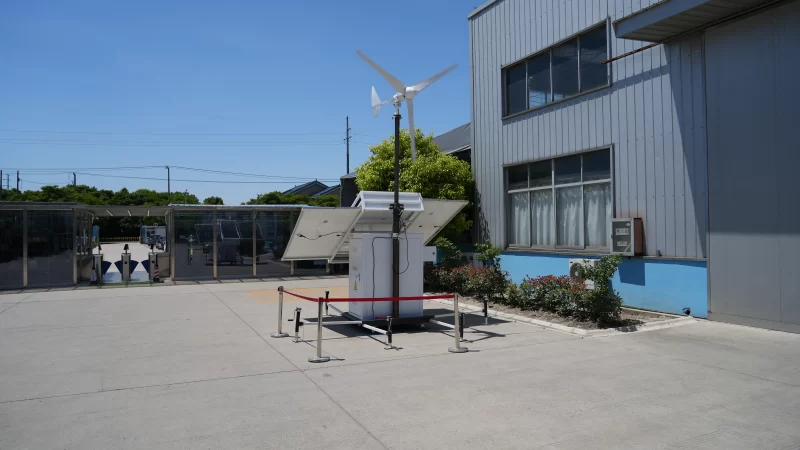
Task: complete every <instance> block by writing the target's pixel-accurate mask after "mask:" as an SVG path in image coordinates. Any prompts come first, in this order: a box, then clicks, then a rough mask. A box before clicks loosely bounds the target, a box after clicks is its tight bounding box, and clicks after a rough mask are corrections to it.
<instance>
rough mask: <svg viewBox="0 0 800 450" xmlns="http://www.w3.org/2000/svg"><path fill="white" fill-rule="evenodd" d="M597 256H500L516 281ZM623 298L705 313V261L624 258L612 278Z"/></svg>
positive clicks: (636, 304) (566, 270)
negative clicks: (571, 261)
mask: <svg viewBox="0 0 800 450" xmlns="http://www.w3.org/2000/svg"><path fill="white" fill-rule="evenodd" d="M570 258H585V259H596V258H597V257H586V256H575V255H552V254H549V255H548V254H530V253H513V252H504V253H503V254H502V256H501V259H500V264H501V265H502V266H503V270H506V271H508V273H509V274H510V275H511V279H512V280H513V281H514V282H515V283H519V282H521V281H522V280H523V279H524V278H525V277H526V276H530V277H535V276H540V275H567V274H569V261H568V260H569V259H570ZM612 286H613V288H614V290H616V291H617V292H619V295H620V296H622V300H623V302H624V303H625V304H626V305H628V306H632V307H635V308H644V309H651V310H654V311H664V312H670V313H675V314H682V313H683V308H690V309H691V311H692V315H693V316H695V317H708V288H707V286H708V275H707V271H706V263H705V262H704V261H677V260H655V259H642V258H625V259H623V262H622V264H620V266H619V270H618V271H617V273H616V274H615V275H614V278H613V279H612Z"/></svg>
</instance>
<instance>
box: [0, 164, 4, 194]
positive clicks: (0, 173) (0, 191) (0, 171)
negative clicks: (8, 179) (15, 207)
mask: <svg viewBox="0 0 800 450" xmlns="http://www.w3.org/2000/svg"><path fill="white" fill-rule="evenodd" d="M2 199H3V169H0V200H2Z"/></svg>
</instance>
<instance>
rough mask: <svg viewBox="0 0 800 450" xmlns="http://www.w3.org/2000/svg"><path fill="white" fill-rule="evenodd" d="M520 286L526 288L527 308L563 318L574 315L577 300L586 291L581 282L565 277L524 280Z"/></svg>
mask: <svg viewBox="0 0 800 450" xmlns="http://www.w3.org/2000/svg"><path fill="white" fill-rule="evenodd" d="M522 284H523V285H525V286H526V288H525V292H526V293H528V294H529V295H530V298H529V299H527V302H526V306H527V307H528V308H530V309H541V310H542V311H547V312H551V313H555V314H558V315H560V316H565V317H569V316H572V315H574V313H575V311H576V309H577V303H578V298H580V296H581V295H583V292H584V291H585V290H586V288H585V287H584V285H583V283H582V282H580V281H578V280H577V279H575V278H572V277H569V276H566V275H565V276H559V277H557V276H553V275H546V276H541V277H536V278H525V280H523V281H522Z"/></svg>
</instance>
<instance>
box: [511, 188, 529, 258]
mask: <svg viewBox="0 0 800 450" xmlns="http://www.w3.org/2000/svg"><path fill="white" fill-rule="evenodd" d="M528 211H529V209H528V193H527V192H521V193H517V194H511V218H510V219H511V236H510V239H509V243H510V244H514V245H531V228H530V223H531V222H530V215H529V214H528Z"/></svg>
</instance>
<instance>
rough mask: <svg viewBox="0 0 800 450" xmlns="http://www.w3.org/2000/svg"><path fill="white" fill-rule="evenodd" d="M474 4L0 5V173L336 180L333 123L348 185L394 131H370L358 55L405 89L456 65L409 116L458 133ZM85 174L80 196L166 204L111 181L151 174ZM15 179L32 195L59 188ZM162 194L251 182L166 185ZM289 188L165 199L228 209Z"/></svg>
mask: <svg viewBox="0 0 800 450" xmlns="http://www.w3.org/2000/svg"><path fill="white" fill-rule="evenodd" d="M481 2H482V0H475V2H473V3H462V2H453V1H444V0H410V1H402V2H383V1H381V2H376V1H366V0H365V1H307V2H293V1H288V2H279V1H241V2H219V1H214V2H212V1H205V0H201V1H191V2H190V1H185V2H181V1H169V2H165V1H136V2H120V1H107V0H103V1H100V0H97V1H79V0H75V1H69V2H63V1H38V0H9V1H3V2H0V55H2V57H0V58H2V69H0V130H2V131H0V168H2V169H4V170H8V169H17V168H21V169H32V168H58V169H72V168H103V167H123V166H126V167H127V166H135V167H138V166H151V165H153V166H163V165H165V164H169V165H172V166H186V167H193V168H200V169H214V170H222V171H230V172H244V173H256V174H264V175H281V176H286V177H308V178H319V179H338V178H339V176H341V175H343V174H344V173H345V147H344V142H343V138H344V129H345V116H348V115H349V116H350V126H351V128H352V133H353V143H352V144H351V147H350V152H351V155H350V162H351V170H353V168H354V167H355V166H357V165H358V164H360V163H361V162H363V161H364V160H365V159H366V158H367V156H368V153H369V150H368V148H367V145H370V144H374V143H377V142H379V141H380V140H381V139H383V138H385V137H387V136H389V135H390V134H391V133H392V130H393V127H392V119H391V109H390V108H389V109H386V110H384V111H382V113H381V115H380V116H379V117H378V118H377V119H373V118H372V115H371V111H370V86H372V85H375V86H376V89H377V90H378V93H379V94H380V95H381V97H382V98H386V97H389V96H390V95H392V94H393V93H394V92H393V90H392V89H391V87H390V86H389V85H388V83H386V82H385V81H384V80H383V79H382V78H380V76H379V75H378V74H377V73H376V72H374V71H373V70H372V69H371V68H370V67H369V66H367V65H366V64H365V63H364V62H363V61H361V59H360V58H358V56H357V55H356V53H355V50H356V49H360V50H362V51H363V52H364V53H366V54H367V55H369V56H371V57H372V58H373V59H374V60H375V61H376V62H378V64H381V65H382V66H383V67H384V68H386V69H387V70H388V71H389V72H392V73H393V74H394V75H396V76H397V77H398V78H399V79H400V80H402V81H404V82H405V83H406V84H409V85H410V84H413V83H416V82H418V81H421V80H422V79H424V78H427V77H428V76H430V75H433V74H434V73H436V72H438V71H440V70H442V69H443V68H445V67H446V66H448V65H450V64H453V63H456V64H458V65H459V67H458V69H456V70H455V71H454V72H451V73H450V74H448V75H447V76H446V77H445V78H443V79H442V80H440V81H439V82H437V83H436V84H434V85H433V86H432V87H430V88H429V89H428V90H426V91H425V92H424V93H422V94H420V96H419V97H418V100H417V101H416V103H415V105H414V106H415V125H417V127H419V128H421V129H422V130H423V131H424V132H425V133H431V132H432V133H434V134H440V133H443V132H446V131H448V130H450V129H452V128H454V127H457V126H459V125H461V124H463V123H466V122H468V121H469V107H470V103H469V100H470V98H469V96H470V91H469V46H468V31H467V14H468V13H469V12H470V11H471V10H472V9H473V8H474V7H476V6H478V5H479V4H480V3H481ZM403 115H404V118H403V126H404V127H405V126H407V125H406V122H405V115H406V113H405V107H404V108H403ZM170 143H171V144H172V145H164V144H170ZM71 171H72V170H69V172H71ZM82 171H83V172H87V171H86V170H82ZM4 173H6V172H4ZM95 173H101V174H105V175H104V176H102V177H101V176H90V175H80V174H79V175H78V183H79V184H89V185H95V186H97V187H101V188H106V189H115V190H116V189H119V188H122V187H127V188H128V189H131V190H133V189H138V188H141V187H147V188H153V189H158V190H166V182H163V181H148V180H138V179H128V178H124V179H123V178H119V177H120V176H131V177H153V178H166V170H165V169H163V168H160V169H134V170H124V171H113V172H95ZM14 178H15V174H14V173H12V174H11V184H12V186H13V184H14ZM20 178H22V179H23V180H25V181H24V182H23V183H22V188H23V189H33V188H36V187H38V185H37V184H34V182H38V183H55V184H65V183H66V182H67V181H68V180H69V179H71V175H68V174H67V173H41V172H32V171H27V172H26V171H25V170H23V171H22V173H21V175H20ZM172 178H173V179H205V180H227V181H230V180H238V181H259V179H257V178H237V177H234V176H227V175H219V174H206V173H198V172H189V171H185V170H178V169H173V170H172ZM261 180H263V179H261ZM4 181H5V180H4ZM294 184H295V183H292V182H289V183H284V184H200V183H189V182H181V181H173V182H172V190H173V192H177V191H183V190H184V189H187V190H189V191H190V192H192V193H195V194H196V195H197V196H198V197H200V199H201V200H202V199H203V198H204V197H206V196H209V195H220V196H221V197H222V198H223V199H224V200H225V202H226V203H227V204H238V203H239V202H241V201H245V200H247V199H249V198H251V197H253V196H255V195H256V194H258V193H261V192H267V191H271V190H283V189H287V188H289V187H291V186H293V185H294ZM328 184H335V182H333V183H328Z"/></svg>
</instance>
